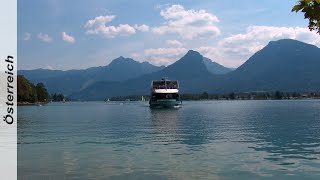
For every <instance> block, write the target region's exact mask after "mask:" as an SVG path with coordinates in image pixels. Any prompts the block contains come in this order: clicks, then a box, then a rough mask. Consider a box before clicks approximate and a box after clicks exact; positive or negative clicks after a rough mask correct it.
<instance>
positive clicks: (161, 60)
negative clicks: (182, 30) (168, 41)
mask: <svg viewBox="0 0 320 180" xmlns="http://www.w3.org/2000/svg"><path fill="white" fill-rule="evenodd" d="M187 51H188V50H187V49H185V48H181V47H176V48H155V49H153V48H150V49H146V50H144V55H145V56H146V58H147V59H148V61H150V62H151V63H153V64H155V65H169V64H172V63H173V62H175V61H177V60H178V59H180V58H181V57H182V56H183V55H184V54H185V53H187Z"/></svg>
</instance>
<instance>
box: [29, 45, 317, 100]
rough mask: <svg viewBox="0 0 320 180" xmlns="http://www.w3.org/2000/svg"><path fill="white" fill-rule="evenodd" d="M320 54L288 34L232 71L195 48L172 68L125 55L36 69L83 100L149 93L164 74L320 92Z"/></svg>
mask: <svg viewBox="0 0 320 180" xmlns="http://www.w3.org/2000/svg"><path fill="white" fill-rule="evenodd" d="M319 57H320V48H318V47H316V46H314V45H310V44H306V43H303V42H300V41H296V40H291V39H284V40H278V41H271V42H270V43H269V44H268V45H267V46H266V47H264V48H263V49H261V50H260V51H258V52H256V53H255V54H254V55H253V56H251V57H250V58H249V59H248V60H247V61H246V62H245V63H244V64H242V65H241V66H240V67H238V68H237V69H235V70H233V71H229V72H227V71H228V69H225V67H223V66H222V67H223V68H222V67H221V66H220V65H218V64H217V63H214V62H213V61H211V60H209V59H207V58H205V57H203V56H202V55H201V54H200V53H198V52H196V51H192V50H190V51H188V53H187V54H186V55H184V56H183V57H182V58H181V59H179V60H178V61H176V62H175V63H173V64H171V65H169V66H167V67H155V66H153V65H151V64H149V63H138V62H136V61H134V60H132V59H129V58H124V57H119V58H117V59H115V60H114V61H112V63H110V64H109V65H108V66H104V67H95V68H89V69H86V70H73V71H49V72H47V73H44V72H43V71H44V70H38V71H34V72H32V73H34V74H36V75H37V76H40V77H41V78H44V81H43V82H45V85H46V86H47V87H48V89H49V91H50V92H64V93H65V94H69V95H70V94H71V96H69V97H71V98H73V99H80V100H103V99H106V98H109V97H111V96H122V95H140V94H141V95H145V94H149V90H150V83H151V81H152V80H158V79H161V78H162V77H168V78H169V79H175V80H179V83H180V90H181V91H180V92H181V93H202V92H208V93H231V92H249V91H250V92H252V91H277V90H280V91H290V92H313V91H317V92H319V91H320V78H319V77H320V70H319V67H320V58H319ZM217 69H218V70H219V71H218V70H217ZM229 70H230V69H229ZM24 73H26V72H24ZM28 73H30V72H28ZM42 74H43V75H42ZM57 74H59V75H57ZM61 74H62V75H61ZM26 76H27V77H28V75H26ZM28 78H29V77H28ZM29 79H31V80H32V78H29Z"/></svg>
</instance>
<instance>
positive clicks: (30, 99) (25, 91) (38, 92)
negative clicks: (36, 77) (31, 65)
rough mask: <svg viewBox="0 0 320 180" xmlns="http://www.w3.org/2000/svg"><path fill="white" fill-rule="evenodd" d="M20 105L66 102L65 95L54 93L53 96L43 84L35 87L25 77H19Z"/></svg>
mask: <svg viewBox="0 0 320 180" xmlns="http://www.w3.org/2000/svg"><path fill="white" fill-rule="evenodd" d="M17 83H18V90H17V91H18V95H17V96H18V100H17V101H18V103H19V104H35V103H48V102H50V101H54V102H61V101H65V96H64V95H63V94H57V93H54V94H52V95H51V96H50V95H49V93H48V90H47V89H46V87H45V85H44V84H43V83H38V84H37V85H34V84H33V83H31V82H30V81H29V80H28V79H26V78H25V77H24V76H23V75H18V80H17Z"/></svg>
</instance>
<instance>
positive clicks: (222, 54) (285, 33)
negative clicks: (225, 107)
mask: <svg viewBox="0 0 320 180" xmlns="http://www.w3.org/2000/svg"><path fill="white" fill-rule="evenodd" d="M279 39H296V40H299V41H303V42H306V43H309V44H313V45H317V46H320V36H319V35H317V34H316V33H315V32H310V31H309V29H308V28H301V27H275V26H250V27H248V28H247V30H246V32H244V33H240V34H235V35H232V36H229V37H226V38H224V39H222V40H221V41H219V42H218V44H217V45H215V46H212V47H210V46H207V47H200V48H198V50H199V51H200V52H201V53H203V54H204V56H207V57H209V58H212V59H213V60H215V61H217V62H218V63H221V64H224V65H226V66H230V67H237V66H239V65H241V64H243V63H244V62H245V61H246V60H248V59H249V57H251V56H252V55H253V54H254V53H256V52H257V51H259V50H261V49H262V48H263V47H265V46H266V45H267V44H268V43H269V42H270V41H275V40H279Z"/></svg>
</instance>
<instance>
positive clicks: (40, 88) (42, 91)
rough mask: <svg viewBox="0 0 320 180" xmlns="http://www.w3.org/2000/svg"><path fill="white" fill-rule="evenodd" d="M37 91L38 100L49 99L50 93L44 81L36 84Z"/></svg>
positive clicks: (45, 100)
mask: <svg viewBox="0 0 320 180" xmlns="http://www.w3.org/2000/svg"><path fill="white" fill-rule="evenodd" d="M36 92H37V97H38V101H41V102H47V101H48V99H49V94H48V91H47V89H46V88H45V86H44V84H43V83H38V84H37V85H36Z"/></svg>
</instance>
